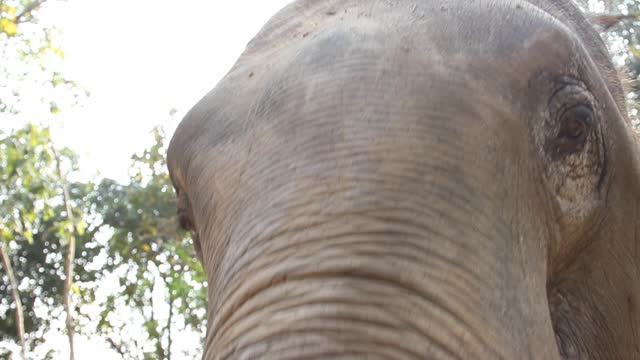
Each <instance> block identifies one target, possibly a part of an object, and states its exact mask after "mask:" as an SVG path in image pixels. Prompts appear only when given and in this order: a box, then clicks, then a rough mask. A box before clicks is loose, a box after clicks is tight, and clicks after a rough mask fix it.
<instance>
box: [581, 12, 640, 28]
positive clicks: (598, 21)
mask: <svg viewBox="0 0 640 360" xmlns="http://www.w3.org/2000/svg"><path fill="white" fill-rule="evenodd" d="M638 19H640V13H634V14H628V15H614V14H602V15H597V16H594V17H592V18H591V22H592V23H593V24H594V25H596V26H597V27H598V28H599V30H600V31H601V32H607V31H610V30H611V29H612V28H613V27H614V26H616V25H618V24H619V23H621V22H623V21H626V20H638Z"/></svg>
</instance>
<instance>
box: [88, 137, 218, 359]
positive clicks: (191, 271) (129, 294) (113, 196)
mask: <svg viewBox="0 0 640 360" xmlns="http://www.w3.org/2000/svg"><path fill="white" fill-rule="evenodd" d="M153 133H154V137H155V144H153V145H152V146H151V147H150V148H149V149H147V150H145V151H144V152H143V153H142V154H141V155H139V156H138V155H136V156H134V157H133V160H134V162H133V166H132V167H131V181H130V183H129V184H128V185H121V184H117V183H116V182H114V181H111V180H108V179H105V180H103V181H102V182H101V183H100V184H99V185H98V187H97V188H96V191H95V192H94V197H93V198H92V199H91V200H90V203H91V204H93V205H94V206H95V207H94V209H93V211H95V212H96V213H97V214H99V216H100V217H101V218H102V219H103V221H104V225H106V226H108V227H109V228H110V229H111V230H112V235H111V237H110V239H109V241H108V245H107V246H106V248H105V249H106V250H107V252H106V260H105V266H104V267H103V269H104V271H105V272H108V273H111V274H118V286H119V287H118V290H117V295H116V294H112V295H109V296H108V297H107V298H106V299H105V300H104V304H103V305H104V308H103V310H102V312H101V314H100V321H99V323H98V331H99V332H100V333H101V334H102V335H103V336H105V338H107V339H109V343H110V344H112V346H113V347H114V348H115V349H116V350H117V351H118V352H120V354H122V355H123V357H124V358H145V359H164V358H169V357H170V356H169V347H170V344H171V341H172V339H171V331H172V330H174V331H175V330H176V324H175V323H172V320H175V317H177V316H178V314H179V317H180V318H181V319H182V322H181V323H184V325H183V326H182V328H179V330H180V331H181V332H183V331H185V329H190V330H192V331H195V332H197V333H200V334H204V324H205V319H204V315H205V311H204V309H205V304H206V293H205V289H204V288H203V286H202V284H203V283H204V281H205V277H204V272H203V270H202V266H201V264H200V263H199V262H198V261H197V258H196V255H195V251H194V249H193V246H192V243H191V239H190V238H189V237H185V236H184V234H179V233H178V231H177V224H176V219H175V194H174V192H173V187H172V186H171V182H170V180H169V175H168V173H167V171H166V164H165V155H164V151H165V145H164V142H165V136H164V133H163V132H162V131H161V130H160V129H158V128H156V129H154V131H153ZM158 289H160V290H162V293H163V294H162V297H161V298H162V299H163V301H164V302H165V303H166V304H168V306H169V314H168V316H164V317H163V318H161V317H160V316H159V314H158V313H157V311H158V309H159V307H160V305H161V304H158V303H155V301H157V300H158V299H157V298H156V297H154V296H153V294H154V291H157V290H158ZM122 306H128V307H130V308H131V309H132V310H133V311H134V315H135V316H138V317H139V318H141V319H142V325H143V330H144V333H145V334H144V335H145V336H144V337H143V340H145V341H147V342H149V343H150V344H151V345H152V346H151V347H147V348H144V347H142V349H143V350H142V351H140V349H141V346H140V344H139V341H134V340H133V339H127V338H126V337H123V336H122V335H121V334H122V333H123V330H124V329H125V328H126V326H127V324H125V323H121V322H119V321H117V319H114V318H113V316H112V314H114V313H115V312H116V310H117V309H118V308H119V307H122Z"/></svg>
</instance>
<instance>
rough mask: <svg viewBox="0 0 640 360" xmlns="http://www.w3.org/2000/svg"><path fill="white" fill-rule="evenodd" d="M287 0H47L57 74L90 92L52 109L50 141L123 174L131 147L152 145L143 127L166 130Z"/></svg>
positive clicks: (95, 167)
mask: <svg viewBox="0 0 640 360" xmlns="http://www.w3.org/2000/svg"><path fill="white" fill-rule="evenodd" d="M289 2H290V0H233V1H225V0H180V1H175V0H173V1H168V0H68V1H66V2H58V3H55V4H54V5H52V6H48V7H46V8H45V9H44V11H43V14H42V17H43V20H44V21H46V22H50V23H53V24H55V25H56V26H57V27H58V28H59V29H60V30H61V31H62V34H61V36H60V43H61V47H62V49H63V50H64V51H65V53H66V58H65V62H64V63H65V67H66V72H65V74H66V75H67V76H68V77H69V78H70V79H72V80H75V81H76V82H78V83H79V84H80V85H81V86H82V87H84V88H85V89H87V90H88V91H89V92H90V93H91V96H90V97H89V98H88V99H87V100H86V101H84V102H83V106H81V107H78V108H76V109H72V110H68V111H64V112H63V113H62V114H60V115H59V116H58V117H59V118H60V120H62V121H61V122H58V121H57V120H56V124H58V123H61V124H62V129H58V131H56V132H54V135H55V137H56V141H57V142H62V143H63V144H65V145H67V146H69V147H71V148H72V149H74V150H75V151H77V152H78V153H79V154H80V155H81V163H80V166H81V169H82V171H83V172H84V173H85V174H94V173H96V172H99V173H100V174H101V175H103V176H107V177H111V178H116V179H119V180H125V179H126V178H127V171H128V167H129V164H130V157H131V155H132V154H133V153H134V152H136V151H141V150H142V149H144V148H145V147H146V146H148V145H150V141H151V137H150V135H149V131H150V130H151V128H152V127H154V126H155V125H159V124H163V125H166V126H167V130H168V131H170V132H172V131H173V129H174V128H175V126H177V123H178V122H179V120H180V119H181V117H182V116H183V115H184V113H185V112H186V111H188V110H189V109H190V108H191V106H193V105H194V104H195V103H196V102H197V101H198V100H199V99H200V98H201V97H202V96H204V95H205V94H206V93H207V92H208V91H209V90H211V89H212V88H213V87H214V86H215V84H216V83H217V81H218V80H219V79H220V78H221V77H222V76H224V75H225V74H226V72H227V71H228V70H229V69H230V67H231V66H232V65H233V64H234V62H235V60H236V59H237V58H238V56H239V55H240V53H241V52H242V50H243V49H244V47H245V45H246V43H247V42H248V41H249V40H250V39H251V38H252V37H253V36H254V35H255V34H256V33H257V32H258V30H259V29H260V28H261V27H262V25H264V23H265V22H266V21H267V20H268V19H269V18H270V17H271V16H272V15H273V14H275V13H276V12H277V11H278V10H280V9H281V8H282V7H284V6H285V5H286V4H287V3H289ZM172 108H175V109H177V110H178V113H177V114H176V115H175V119H174V121H171V118H170V116H169V111H170V109H172ZM169 135H171V134H169Z"/></svg>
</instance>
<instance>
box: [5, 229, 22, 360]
mask: <svg viewBox="0 0 640 360" xmlns="http://www.w3.org/2000/svg"><path fill="white" fill-rule="evenodd" d="M0 257H1V258H2V265H3V266H4V269H5V271H6V272H7V275H8V276H9V284H10V285H11V294H12V295H13V302H14V303H15V304H16V331H17V332H18V339H19V341H20V346H22V358H23V359H26V356H27V345H26V343H25V341H24V312H23V310H22V300H20V291H19V290H18V282H17V281H16V277H15V274H14V273H13V268H12V267H11V259H9V255H8V254H7V251H6V249H5V247H4V240H3V239H2V237H1V236H0Z"/></svg>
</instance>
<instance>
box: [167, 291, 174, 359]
mask: <svg viewBox="0 0 640 360" xmlns="http://www.w3.org/2000/svg"><path fill="white" fill-rule="evenodd" d="M172 318H173V296H172V295H171V289H169V319H167V335H168V341H167V360H171V342H172V341H171V319H172Z"/></svg>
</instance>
